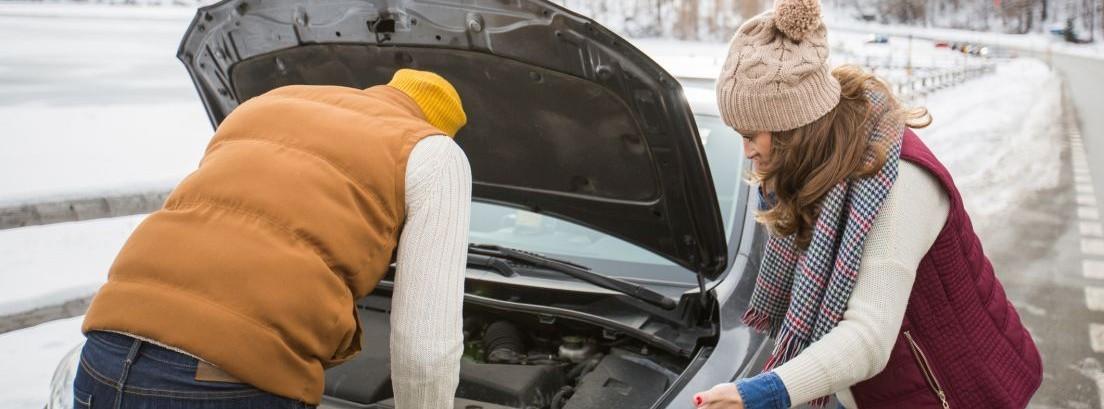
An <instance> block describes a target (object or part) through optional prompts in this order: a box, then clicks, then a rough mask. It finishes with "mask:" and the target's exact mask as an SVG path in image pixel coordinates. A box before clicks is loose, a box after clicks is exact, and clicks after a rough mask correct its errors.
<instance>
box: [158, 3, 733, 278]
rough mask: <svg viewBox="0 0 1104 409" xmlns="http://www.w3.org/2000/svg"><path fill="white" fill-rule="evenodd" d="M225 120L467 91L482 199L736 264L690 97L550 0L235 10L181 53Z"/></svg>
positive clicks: (681, 256)
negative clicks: (411, 74)
mask: <svg viewBox="0 0 1104 409" xmlns="http://www.w3.org/2000/svg"><path fill="white" fill-rule="evenodd" d="M178 57H179V58H180V60H181V61H183V62H184V65H185V66H186V67H187V69H188V72H189V74H191V76H192V80H193V81H194V82H195V85H196V89H197V90H198V91H199V95H200V97H201V98H202V100H203V103H204V105H205V106H206V108H207V113H208V115H209V116H210V118H211V121H212V123H213V124H214V125H215V126H217V125H218V124H219V123H220V122H221V121H222V120H223V118H225V117H226V115H228V114H229V113H230V112H231V111H232V110H233V109H234V108H235V107H237V106H238V105H239V104H240V103H242V102H243V101H245V100H248V99H249V98H252V97H254V96H257V95H260V94H263V93H265V92H266V91H268V90H271V89H273V88H276V87H280V86H283V85H291V84H316V85H321V84H325V85H344V86H350V87H356V88H367V87H370V86H373V85H378V84H385V83H387V81H388V80H390V78H391V75H392V74H393V73H394V72H395V71H396V70H397V69H399V68H404V67H410V68H416V69H423V70H430V71H434V72H437V73H439V74H441V75H442V76H444V77H445V78H447V79H449V80H450V81H451V82H452V83H453V85H455V86H456V88H457V90H458V91H459V93H460V96H461V98H462V99H463V102H464V107H465V111H466V112H467V114H468V118H469V123H468V125H467V126H466V127H465V128H464V129H462V130H461V131H460V133H459V135H457V142H458V143H459V144H460V145H461V146H462V147H463V149H464V151H465V152H466V153H467V155H468V158H469V160H470V162H471V168H472V176H473V182H474V186H473V196H474V198H475V199H476V200H480V201H485V202H493V203H499V204H506V205H510V206H515V207H519V208H523V209H527V210H530V211H533V212H538V213H544V214H548V215H552V216H555V217H558V218H563V219H567V220H571V221H573V222H576V223H579V224H581V225H585V226H588V227H591V228H593V229H596V230H599V231H602V232H605V233H607V234H610V235H613V236H615V237H619V238H621V239H623V240H626V241H628V242H631V243H633V244H636V245H638V246H641V247H643V248H646V249H648V250H651V251H653V252H655V253H657V254H659V255H661V256H664V257H666V258H668V259H670V260H672V261H674V262H675V263H677V264H679V265H682V266H684V267H686V268H689V269H691V270H693V271H696V272H698V273H699V274H702V275H704V276H705V277H706V278H710V279H712V278H716V277H717V276H718V275H719V274H720V273H721V271H722V270H723V269H724V266H725V264H726V260H725V259H726V244H725V235H724V227H723V223H722V221H721V215H720V211H719V210H718V208H717V200H716V193H715V192H714V188H713V183H712V179H711V177H710V174H709V167H708V165H707V164H706V158H705V153H704V151H703V149H702V146H701V143H700V141H699V139H698V131H697V127H696V126H695V123H694V118H693V116H692V115H691V112H690V107H689V105H688V104H687V102H686V100H685V98H684V97H683V94H682V88H681V87H680V85H679V84H678V82H677V81H676V80H675V78H674V77H672V76H671V75H670V74H668V73H667V72H666V71H664V70H663V69H662V68H660V67H659V65H657V64H656V63H655V62H654V61H652V60H651V59H649V58H648V57H646V56H645V55H644V54H643V53H641V52H640V51H639V50H637V49H636V48H635V47H633V46H632V45H630V44H629V43H627V42H626V41H624V40H623V39H621V38H620V37H618V36H617V35H615V34H613V33H612V32H610V31H609V30H607V29H605V28H604V27H601V26H600V25H598V24H597V23H595V22H593V21H591V20H590V19H588V18H585V17H582V16H580V15H578V14H575V13H573V12H570V11H568V10H566V9H564V8H562V7H559V6H556V5H554V4H552V3H550V2H548V1H542V0H509V1H503V0H436V1H427V0H355V1H354V0H326V1H308V0H263V1H262V0H226V1H223V2H221V3H218V4H215V5H212V6H208V7H204V8H201V9H199V11H198V12H197V15H196V17H195V19H194V20H193V21H192V24H191V26H190V27H189V29H188V31H187V33H186V34H185V36H184V39H183V41H182V43H181V45H180V49H179V51H178Z"/></svg>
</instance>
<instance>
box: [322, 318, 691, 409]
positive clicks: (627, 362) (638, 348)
mask: <svg viewBox="0 0 1104 409" xmlns="http://www.w3.org/2000/svg"><path fill="white" fill-rule="evenodd" d="M365 304H366V303H363V302H362V305H361V309H360V316H361V321H362V326H363V328H364V344H365V347H364V348H363V352H362V353H361V354H360V356H358V357H357V358H356V359H354V360H353V361H351V362H348V363H346V364H343V365H341V366H338V367H334V368H331V369H330V370H328V371H327V373H326V395H327V397H329V398H336V399H340V400H344V401H349V402H351V403H356V404H359V405H358V407H369V408H390V407H393V402H392V399H391V398H392V396H393V392H392V390H391V379H390V365H389V358H388V352H387V349H386V348H380V347H379V346H380V345H381V344H382V345H385V344H386V343H387V342H388V339H389V333H390V327H389V320H388V316H387V312H386V311H384V310H375V309H372V308H370V307H369V308H365V307H366V305H365ZM368 304H369V305H370V304H371V303H368ZM380 306H382V305H380ZM464 311H465V319H464V358H463V360H462V362H461V367H460V384H459V386H458V387H457V391H456V397H457V404H456V407H458V408H483V409H496V408H524V409H581V408H603V409H610V408H641V407H649V406H651V405H652V403H654V402H655V401H656V400H658V399H659V398H660V396H661V395H662V394H663V393H664V391H666V390H667V388H668V387H670V385H671V384H672V383H673V382H674V380H675V378H676V377H677V376H678V374H679V373H680V372H682V370H683V369H684V368H685V360H684V359H682V358H678V357H674V356H671V355H669V354H666V353H664V352H660V351H656V350H654V349H650V348H649V347H648V346H647V345H644V344H643V343H640V342H639V341H636V340H634V339H632V338H629V337H626V336H623V335H618V336H614V335H611V334H610V333H609V332H608V331H604V330H603V329H602V328H599V327H597V326H593V325H589V324H583V323H578V322H568V321H562V322H561V320H554V319H549V318H548V317H538V316H536V315H532V314H525V313H520V312H517V313H513V312H508V313H503V312H501V311H495V312H493V313H490V312H487V311H480V309H479V308H478V307H476V306H470V305H466V306H465V309H464ZM370 345H371V346H370Z"/></svg>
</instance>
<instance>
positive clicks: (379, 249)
mask: <svg viewBox="0 0 1104 409" xmlns="http://www.w3.org/2000/svg"><path fill="white" fill-rule="evenodd" d="M437 134H443V132H441V131H440V130H438V129H435V128H434V127H432V126H431V125H429V123H427V122H426V120H425V119H424V117H423V115H422V112H421V110H420V109H419V108H418V106H417V105H416V104H415V102H414V101H413V100H412V99H410V98H409V97H407V96H406V94H403V93H402V92H401V91H399V90H397V89H394V88H391V87H388V86H376V87H372V88H369V89H367V90H359V89H353V88H345V87H330V86H288V87H283V88H279V89H276V90H273V91H271V92H268V93H266V94H264V95H261V96H259V97H256V98H253V99H251V100H249V101H247V102H245V103H243V104H242V105H241V106H239V107H238V108H237V109H235V110H234V111H233V112H232V113H231V114H230V115H229V116H228V117H227V118H226V119H225V120H224V121H223V123H222V124H221V125H220V126H219V128H218V131H217V132H216V133H215V136H214V138H213V139H212V140H211V143H210V145H209V146H208V147H207V151H206V153H205V155H204V157H203V160H202V161H201V162H200V165H199V169H197V170H196V171H195V172H194V173H192V174H191V175H189V176H188V177H187V178H186V179H184V181H183V182H181V183H180V185H179V186H177V188H176V189H175V190H174V191H173V192H172V194H171V195H170V196H169V198H168V200H167V201H166V203H165V205H164V207H163V208H162V209H161V210H158V211H157V212H154V213H153V214H151V215H150V216H149V217H148V218H146V219H145V221H144V222H142V224H141V225H140V226H139V227H138V228H137V230H135V231H134V233H133V234H132V235H131V237H130V239H129V240H128V241H127V243H126V245H125V246H124V247H123V249H122V251H121V252H120V253H119V255H118V257H117V258H116V259H115V263H114V264H113V265H112V267H111V270H110V273H109V274H108V282H107V284H106V285H104V286H103V288H102V289H101V290H100V292H99V293H98V294H97V295H96V297H95V299H94V300H93V301H92V305H91V307H90V308H89V310H88V315H87V317H86V318H85V321H84V326H83V331H85V332H88V331H93V330H111V331H122V332H126V333H130V334H134V335H136V336H139V337H145V338H149V339H152V340H155V341H158V342H160V343H163V344H166V345H169V346H173V347H176V348H180V349H182V350H184V351H188V352H189V353H191V354H194V355H196V356H199V357H201V358H202V359H203V360H205V361H208V362H210V363H212V364H214V365H216V366H218V367H220V368H221V369H223V370H224V371H226V372H228V373H229V374H231V375H233V376H235V377H237V378H238V379H241V380H242V381H244V382H247V383H249V384H251V385H253V386H256V387H258V388H260V389H262V390H265V391H268V392H271V393H274V394H277V395H281V396H285V397H289V398H294V399H298V400H300V401H303V402H306V403H309V404H318V403H319V401H320V400H321V396H322V390H323V381H324V376H323V371H324V369H325V368H326V367H328V366H331V365H334V364H337V363H340V362H343V361H345V360H347V359H349V358H351V357H352V356H353V355H354V354H355V353H357V352H358V351H359V350H360V328H359V323H358V320H357V318H356V311H355V305H354V301H355V300H356V299H357V298H359V297H363V296H365V295H367V294H368V293H370V292H371V291H372V289H373V288H374V287H375V285H376V283H377V282H379V280H380V279H381V278H382V277H383V276H384V274H386V272H387V269H388V266H389V265H390V263H391V262H392V257H393V254H394V251H395V247H396V246H397V243H398V239H399V233H400V228H401V226H402V223H403V221H404V219H405V213H404V209H405V200H404V189H405V183H404V182H405V179H406V162H407V158H408V157H409V155H410V151H411V149H413V147H414V145H415V144H416V143H417V142H418V141H420V140H421V139H423V138H425V137H427V136H431V135H437Z"/></svg>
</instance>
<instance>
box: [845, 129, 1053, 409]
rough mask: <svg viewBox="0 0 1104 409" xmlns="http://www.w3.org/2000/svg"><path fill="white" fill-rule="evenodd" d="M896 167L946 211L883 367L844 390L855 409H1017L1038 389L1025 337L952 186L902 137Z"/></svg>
mask: <svg viewBox="0 0 1104 409" xmlns="http://www.w3.org/2000/svg"><path fill="white" fill-rule="evenodd" d="M901 159H903V160H906V161H909V162H911V163H913V164H915V165H917V166H920V167H922V168H924V169H926V170H927V171H928V172H930V173H931V174H932V175H934V176H935V177H937V178H938V179H939V181H940V182H941V184H942V185H943V189H944V190H945V191H946V193H947V196H948V197H949V198H950V202H951V210H950V213H949V214H948V215H947V222H946V224H945V225H944V226H943V230H942V231H941V232H940V233H939V237H938V238H937V239H936V240H935V244H933V245H932V247H931V249H930V250H928V254H927V255H925V256H924V258H923V259H922V260H921V261H920V266H919V268H917V271H916V283H915V284H914V285H913V287H912V294H911V295H910V296H909V302H908V308H907V309H906V311H905V318H904V321H903V322H902V325H901V332H900V334H898V336H897V343H896V344H895V345H894V346H893V352H892V353H891V355H890V358H889V364H888V365H887V366H886V368H885V370H884V371H882V372H881V373H880V374H878V375H876V376H874V377H873V378H870V379H868V380H866V381H863V382H861V383H859V384H856V385H855V386H853V387H852V388H851V392H852V393H853V394H854V396H855V403H856V404H858V406H859V408H861V409H880V408H892V409H902V408H954V409H958V408H994V409H996V408H1023V407H1026V406H1027V403H1028V401H1029V400H1031V396H1032V395H1034V394H1035V390H1036V389H1038V388H1039V384H1040V383H1041V382H1042V376H1043V366H1042V360H1041V358H1040V357H1039V351H1038V350H1037V349H1035V343H1034V342H1033V341H1032V340H1031V334H1029V333H1028V331H1027V329H1026V328H1024V326H1023V323H1021V322H1020V316H1019V314H1017V313H1016V309H1015V308H1013V307H1012V304H1011V303H1010V302H1009V301H1008V298H1007V297H1006V296H1005V293H1004V287H1002V286H1001V284H1000V282H999V281H997V277H996V276H995V275H994V274H993V266H992V265H991V264H989V259H988V258H986V257H985V253H984V252H983V251H982V248H981V242H980V241H979V240H978V238H977V235H976V234H974V229H973V226H972V225H971V224H970V217H969V216H968V215H967V214H966V210H965V209H964V208H963V206H962V197H961V196H960V195H959V193H958V189H956V188H955V185H954V181H952V180H951V175H950V173H949V172H947V169H946V168H944V167H943V165H942V164H941V163H939V160H938V159H936V158H935V155H933V154H932V153H931V151H930V150H928V147H927V146H925V145H924V143H923V142H921V141H920V138H918V137H917V136H916V134H914V133H913V132H912V131H911V130H907V131H905V139H904V146H903V147H902V151H901Z"/></svg>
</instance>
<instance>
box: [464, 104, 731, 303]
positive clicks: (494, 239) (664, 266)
mask: <svg viewBox="0 0 1104 409" xmlns="http://www.w3.org/2000/svg"><path fill="white" fill-rule="evenodd" d="M696 120H697V123H698V128H699V134H700V135H701V138H702V142H703V143H704V145H705V151H706V156H707V159H708V160H709V166H710V170H711V173H712V175H713V183H714V186H715V187H716V190H717V199H718V202H719V203H718V204H719V205H720V210H721V216H722V218H723V219H724V225H725V231H726V233H727V235H728V237H731V235H732V229H733V223H734V219H735V218H736V217H735V213H736V207H737V206H736V205H737V203H736V202H737V200H738V196H739V195H738V192H739V188H740V186H741V184H743V183H744V182H743V176H742V173H741V172H742V169H743V166H744V164H743V162H744V158H743V151H742V141H741V139H740V135H739V134H737V133H736V132H735V131H733V130H732V129H730V128H728V127H727V126H725V124H724V123H723V122H722V121H721V120H720V118H717V117H714V116H705V115H700V116H697V117H696ZM470 240H471V242H472V243H485V244H497V245H502V246H508V247H513V248H517V249H523V250H527V251H533V252H537V253H542V254H547V255H549V256H553V257H560V258H566V259H572V260H576V261H578V262H580V263H582V264H585V265H591V266H592V267H600V266H594V265H593V264H595V263H594V262H595V261H600V262H603V261H608V262H628V263H636V264H642V265H645V266H644V267H648V266H649V265H650V266H651V267H653V268H642V269H618V271H616V272H614V271H601V269H599V272H604V273H608V274H612V275H617V276H621V277H628V278H641V279H657V280H665V281H671V280H675V281H688V282H689V281H692V280H693V279H694V276H693V274H692V273H691V272H689V271H688V270H686V269H683V268H682V267H678V266H677V265H675V264H674V263H673V262H671V261H668V260H667V259H664V258H662V257H660V256H658V255H656V254H654V253H652V252H649V251H648V250H645V249H643V248H641V247H638V246H636V245H633V244H631V243H629V242H626V241H624V240H621V239H618V238H615V237H612V236H610V235H607V234H605V233H602V232H598V231H595V230H592V229H590V228H587V227H583V226H580V225H578V224H575V223H572V222H569V221H565V220H562V219H558V218H554V217H550V216H546V215H540V214H536V213H532V212H529V211H525V210H520V209H516V208H513V207H506V206H501V205H495V204H489V203H479V202H476V203H473V204H472V213H471V235H470ZM602 264H606V265H608V263H602ZM657 268H658V269H661V270H663V271H666V272H667V273H666V274H663V275H662V276H655V275H654V272H655V271H656V270H657ZM672 269H677V270H681V271H684V272H686V273H685V274H676V275H672V274H670V273H669V271H671V270H672ZM649 272H651V273H653V274H649Z"/></svg>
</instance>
